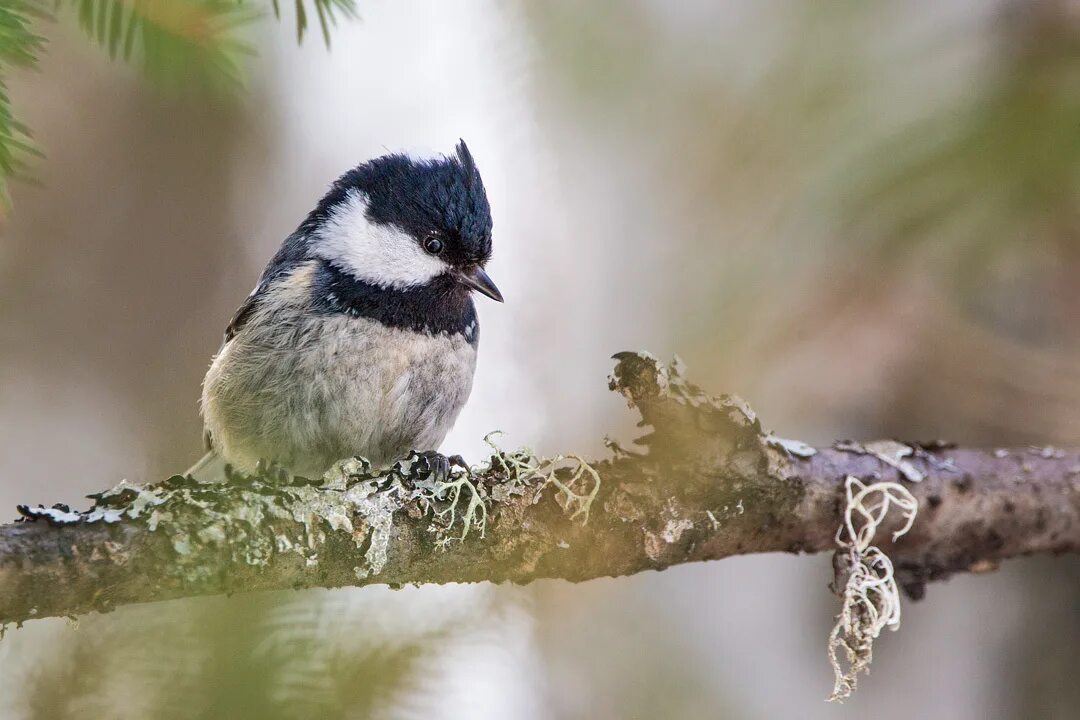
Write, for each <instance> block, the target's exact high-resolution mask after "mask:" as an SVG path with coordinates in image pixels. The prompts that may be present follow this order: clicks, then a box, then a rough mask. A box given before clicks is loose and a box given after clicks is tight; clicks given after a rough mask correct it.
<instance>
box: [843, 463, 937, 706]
mask: <svg viewBox="0 0 1080 720" xmlns="http://www.w3.org/2000/svg"><path fill="white" fill-rule="evenodd" d="M844 496H845V500H846V502H845V507H844V523H843V525H841V526H840V528H839V529H838V530H837V532H836V543H837V545H838V546H839V547H840V550H839V551H838V553H839V557H840V560H841V566H840V568H839V569H840V570H842V572H843V574H844V577H843V578H842V581H841V582H840V583H839V584H840V585H841V587H839V588H837V590H838V592H839V593H840V595H841V598H842V601H843V603H842V606H841V609H840V614H839V615H838V616H837V618H836V624H835V625H834V626H833V629H832V632H831V633H829V643H828V655H829V663H830V664H831V665H832V668H833V673H834V675H835V683H834V686H833V692H832V695H830V696H829V700H833V701H838V700H844V699H845V698H847V697H849V696H850V695H851V694H852V693H853V692H854V691H855V687H856V680H857V678H858V675H859V673H860V672H869V669H870V663H871V662H872V660H873V649H874V640H876V639H877V637H878V635H880V634H881V631H882V630H884V629H885V628H886V627H888V628H891V629H892V630H897V629H899V627H900V591H899V589H898V588H897V584H896V578H895V577H894V574H893V564H892V561H891V560H889V557H888V556H887V555H886V554H885V553H884V552H882V551H881V550H880V549H879V548H877V547H876V546H874V545H873V541H874V536H875V535H876V534H877V531H878V528H879V527H880V526H881V524H882V523H883V522H884V520H885V518H886V517H887V516H888V515H889V513H890V511H892V510H893V509H896V510H899V512H900V514H901V516H902V517H903V518H904V524H903V525H902V526H901V527H900V529H898V530H897V531H895V532H894V533H893V542H895V541H896V540H898V539H899V538H900V537H901V536H903V535H905V534H906V533H907V532H908V530H910V529H911V526H912V525H913V524H914V522H915V517H916V515H917V513H918V507H919V503H918V501H917V500H916V499H915V497H914V496H913V495H912V494H911V492H910V491H908V489H907V488H905V487H904V486H903V485H901V484H899V483H895V482H875V483H870V484H866V483H863V482H862V481H860V480H859V479H858V478H856V477H854V476H851V475H849V476H847V478H846V480H845V482H844ZM841 653H842V654H843V662H841Z"/></svg>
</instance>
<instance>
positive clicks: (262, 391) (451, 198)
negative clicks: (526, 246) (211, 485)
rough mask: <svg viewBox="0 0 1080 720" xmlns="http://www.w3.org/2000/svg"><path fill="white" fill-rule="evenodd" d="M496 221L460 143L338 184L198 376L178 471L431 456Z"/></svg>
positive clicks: (446, 425) (306, 470)
mask: <svg viewBox="0 0 1080 720" xmlns="http://www.w3.org/2000/svg"><path fill="white" fill-rule="evenodd" d="M491 228H492V223H491V209H490V206H489V205H488V199H487V193H486V191H485V190H484V183H483V181H482V180H481V179H480V172H479V171H478V170H477V167H476V163H475V161H474V160H473V157H472V154H471V153H470V152H469V149H468V147H467V146H466V145H465V141H464V140H462V141H460V142H459V143H458V145H457V147H456V149H455V153H454V154H453V155H448V156H441V157H436V158H432V159H415V158H412V157H410V156H408V155H404V154H391V155H385V156H383V157H379V158H376V159H374V160H370V161H368V162H366V163H364V164H362V165H360V166H358V167H356V168H354V169H353V170H350V171H348V172H347V173H345V174H344V175H342V176H341V177H340V178H338V180H337V181H336V182H334V184H333V185H332V186H331V188H330V190H329V192H327V193H326V195H325V196H324V197H323V198H322V200H320V201H319V203H318V205H317V206H316V207H315V209H314V210H312V211H311V212H310V213H309V214H308V216H307V218H306V219H305V220H304V221H303V222H302V223H300V226H299V227H298V228H297V229H296V231H295V232H294V233H293V234H291V235H289V236H288V237H287V238H286V239H285V241H284V242H283V243H282V245H281V247H280V249H279V250H278V251H277V254H275V255H274V257H273V258H272V259H271V260H270V263H269V264H268V265H267V266H266V269H265V270H264V271H263V274H262V277H261V278H260V279H259V283H258V285H256V286H255V289H254V290H253V291H252V292H251V294H250V295H249V296H248V297H247V299H246V300H245V301H244V303H243V304H242V305H241V306H240V309H239V310H237V311H236V314H235V315H234V316H233V318H232V321H231V322H230V323H229V326H228V327H227V328H226V330H225V341H224V344H223V345H222V346H221V349H220V351H219V352H218V354H217V355H216V356H215V357H214V359H213V361H212V363H211V365H210V370H209V371H208V372H207V374H206V379H205V380H204V381H203V392H202V400H201V403H200V404H201V410H202V417H203V421H204V425H205V438H206V443H207V448H208V452H207V454H206V455H205V456H204V457H203V459H202V460H200V461H199V463H197V464H196V465H195V467H193V468H191V470H189V474H191V475H193V476H194V477H195V478H196V479H199V480H204V481H206V480H218V479H221V478H222V477H223V476H224V475H225V472H224V470H225V466H226V464H229V465H231V466H232V468H234V469H235V470H238V471H240V472H242V473H252V472H255V471H256V468H257V465H258V464H259V463H260V462H263V463H275V464H277V465H280V466H282V467H284V468H286V469H288V470H289V471H290V472H292V473H294V474H297V475H302V476H305V477H312V478H316V477H319V476H321V475H322V473H324V472H325V471H326V470H327V469H328V468H329V467H330V466H331V465H332V464H333V463H335V462H336V461H338V460H341V459H343V458H348V457H352V456H357V455H359V456H362V457H364V458H366V459H368V460H369V461H370V462H371V463H372V464H373V466H375V467H382V466H386V465H388V464H390V463H392V462H394V461H395V460H397V459H400V458H402V457H404V456H405V455H407V454H408V453H409V452H410V451H411V450H417V451H428V452H432V453H433V452H434V451H435V450H436V449H437V448H438V446H439V444H440V443H441V442H442V440H443V438H444V437H445V436H446V433H447V432H449V430H450V428H451V426H452V425H453V424H454V421H455V420H456V419H457V416H458V413H459V412H460V411H461V408H462V407H463V406H464V404H465V401H466V400H467V399H468V397H469V392H470V391H471V389H472V382H473V373H474V370H475V368H476V349H477V343H478V340H479V326H478V324H477V317H476V309H475V307H474V305H473V300H472V296H471V293H472V292H473V291H476V292H480V293H482V294H484V295H487V296H488V297H490V298H492V299H494V300H497V301H499V302H502V300H503V297H502V294H501V293H500V292H499V289H498V288H497V287H496V286H495V283H494V282H492V280H491V278H490V277H488V275H487V273H486V272H485V271H484V267H485V265H486V264H487V262H488V260H489V259H490V257H491ZM440 457H441V456H440Z"/></svg>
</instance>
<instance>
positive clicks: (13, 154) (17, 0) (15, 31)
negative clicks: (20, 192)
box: [0, 0, 46, 206]
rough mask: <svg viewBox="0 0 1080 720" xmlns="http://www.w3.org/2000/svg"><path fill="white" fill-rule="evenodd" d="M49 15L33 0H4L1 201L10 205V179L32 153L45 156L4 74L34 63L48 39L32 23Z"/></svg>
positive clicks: (0, 3) (0, 27)
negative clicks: (21, 118)
mask: <svg viewBox="0 0 1080 720" xmlns="http://www.w3.org/2000/svg"><path fill="white" fill-rule="evenodd" d="M42 17H46V13H45V12H44V10H43V9H42V8H41V7H40V6H39V5H38V4H37V3H35V2H33V0H0V202H2V203H3V205H4V206H10V199H9V196H8V187H7V181H8V180H9V179H10V178H12V177H17V176H19V175H20V174H22V172H23V171H24V170H25V169H26V166H27V163H28V161H29V159H30V158H31V157H34V156H38V157H40V156H41V151H40V150H38V148H37V147H36V146H35V145H34V143H33V141H32V140H31V137H30V130H29V129H28V128H27V127H26V125H24V124H23V123H22V122H20V121H19V120H18V119H17V118H16V117H15V114H14V110H13V109H12V105H11V98H10V96H9V95H8V90H7V85H6V84H5V83H4V79H3V78H4V77H6V76H7V73H8V71H9V70H10V69H11V68H12V67H33V66H34V65H36V63H37V58H38V55H39V54H40V52H41V49H42V47H44V45H45V39H44V38H43V37H41V36H40V35H38V34H36V33H35V32H33V31H32V30H31V28H30V23H31V22H32V21H33V20H34V19H38V18H42Z"/></svg>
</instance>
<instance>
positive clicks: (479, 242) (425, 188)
mask: <svg viewBox="0 0 1080 720" xmlns="http://www.w3.org/2000/svg"><path fill="white" fill-rule="evenodd" d="M301 229H302V230H304V231H305V233H306V235H307V238H308V242H309V243H310V245H309V247H310V250H311V252H312V253H313V254H315V255H316V256H318V257H321V258H323V259H324V260H326V261H327V262H329V263H331V264H333V265H334V266H335V267H337V268H338V269H339V270H341V271H342V272H346V273H349V274H350V275H353V276H354V277H356V278H357V279H359V280H362V281H364V282H366V283H371V284H373V285H378V286H381V287H385V288H395V289H401V290H404V289H409V288H416V287H420V286H424V285H429V284H433V283H438V284H440V286H450V287H457V286H460V287H463V288H468V289H471V290H476V291H478V292H481V293H483V294H484V295H487V296H488V297H490V298H493V299H495V300H498V301H499V302H502V299H503V298H502V294H501V293H500V292H499V289H498V288H497V287H496V286H495V283H494V282H492V280H491V278H490V277H488V275H487V273H486V272H484V266H485V265H486V264H487V261H488V259H489V258H490V257H491V208H490V207H489V205H488V199H487V193H486V192H485V191H484V183H483V181H482V180H481V179H480V172H479V170H477V168H476V163H475V162H474V160H473V157H472V154H471V153H470V152H469V148H468V147H466V145H465V141H464V140H462V141H460V142H459V143H458V145H457V148H456V149H455V153H454V154H453V155H450V156H445V157H437V158H433V159H425V160H418V159H414V158H411V157H409V156H407V155H401V154H393V155H384V156H383V157H379V158H376V159H374V160H370V161H368V162H366V163H364V164H363V165H360V166H359V167H357V168H355V169H353V170H350V171H349V172H347V173H345V174H344V175H342V176H341V177H340V178H338V180H337V181H336V182H335V183H334V185H333V187H331V188H330V191H329V192H328V193H327V194H326V196H325V197H323V199H322V200H321V201H320V202H319V205H318V206H317V207H316V208H315V210H313V211H312V212H311V214H310V215H309V216H308V218H307V220H305V221H304V224H303V225H302V226H301Z"/></svg>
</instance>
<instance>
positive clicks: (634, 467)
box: [0, 353, 1080, 624]
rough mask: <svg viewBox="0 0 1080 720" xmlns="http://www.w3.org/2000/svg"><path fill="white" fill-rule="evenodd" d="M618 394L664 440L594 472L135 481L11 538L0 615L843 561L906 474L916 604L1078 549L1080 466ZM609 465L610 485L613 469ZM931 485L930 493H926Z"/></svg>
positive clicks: (576, 465) (643, 367) (635, 369)
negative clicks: (870, 511)
mask: <svg viewBox="0 0 1080 720" xmlns="http://www.w3.org/2000/svg"><path fill="white" fill-rule="evenodd" d="M616 358H617V359H618V364H617V366H616V368H615V371H614V373H613V374H612V378H611V388H612V389H613V390H616V391H618V392H620V393H622V394H623V395H624V396H625V397H626V398H627V399H628V401H629V403H630V405H631V406H632V407H635V408H637V410H638V411H639V412H640V413H641V416H642V426H647V427H649V428H651V432H649V433H648V434H646V435H645V436H644V437H642V438H640V439H639V440H637V441H635V442H636V443H637V444H638V445H640V446H641V450H640V451H637V450H635V451H633V452H631V451H627V450H624V449H622V448H619V447H618V446H616V445H614V444H612V450H613V457H612V458H611V459H608V460H603V461H600V462H596V463H592V464H585V463H584V462H583V461H580V460H578V459H576V458H569V459H563V458H554V459H541V458H536V457H534V456H533V455H532V454H531V453H529V452H527V451H517V452H514V453H504V452H502V451H498V450H496V452H495V453H494V455H493V456H492V458H491V460H490V461H489V462H488V463H486V464H485V465H483V466H480V467H476V468H473V469H472V470H471V471H468V472H466V471H464V470H461V469H458V470H455V471H454V472H453V473H452V474H451V475H450V476H449V477H447V478H439V477H437V476H436V474H435V473H433V472H432V468H431V467H430V466H429V461H428V459H427V458H426V457H424V456H417V455H413V456H411V457H410V458H409V459H407V460H404V461H402V462H400V463H398V464H397V465H396V466H394V467H393V468H391V469H389V470H383V471H380V472H377V473H373V472H370V471H369V470H368V469H367V468H366V467H365V464H364V463H363V462H362V461H359V460H351V461H347V462H344V463H341V464H339V465H338V466H337V467H335V468H334V469H333V470H332V471H331V472H330V473H328V474H327V475H326V477H324V478H323V480H322V481H320V482H318V483H311V482H309V481H305V480H303V479H295V480H289V479H282V478H278V477H275V476H276V475H278V473H276V472H267V473H265V474H263V475H261V476H259V477H254V478H237V479H235V481H234V482H231V483H228V484H223V485H201V484H197V483H194V482H193V481H191V480H190V479H187V478H183V477H179V476H177V477H173V478H170V479H169V480H166V481H164V482H162V483H158V484H156V485H152V486H146V487H136V486H130V485H125V484H121V485H120V486H118V487H117V488H114V489H113V490H110V491H107V492H105V493H101V494H100V495H98V496H92V497H95V504H94V507H93V508H91V510H89V511H86V512H83V513H72V512H69V511H67V509H66V508H62V507H60V508H54V509H44V508H40V507H39V508H28V507H25V506H21V507H20V512H21V513H22V514H23V516H24V519H23V521H22V522H16V523H15V524H11V525H6V526H2V527H0V624H4V623H11V622H21V621H24V620H26V619H29V618H33V617H48V616H62V615H77V614H80V613H85V612H88V611H91V610H108V609H111V608H113V607H116V606H120V605H125V604H129V603H139V602H150V601H156V600H165V599H169V598H178V597H190V596H196V595H206V594H216V593H236V592H248V591H255V590H273V589H281V588H305V587H316V586H319V587H337V586H342V585H355V586H359V585H367V584H371V583H384V584H388V585H392V586H399V585H404V584H407V583H413V584H420V583H447V582H477V581H482V580H490V581H494V582H503V581H507V580H509V581H512V582H516V583H526V582H530V581H532V580H534V579H537V578H564V579H567V580H572V581H580V580H587V579H590V578H595V577H602V576H618V575H629V574H633V573H637V572H641V571H643V570H649V569H663V568H666V567H668V566H670V565H673V564H677V563H686V562H694V561H698V560H715V559H718V558H723V557H727V556H730V555H738V554H746V553H757V552H774V551H782V552H794V553H799V552H822V551H830V550H835V549H836V547H837V545H836V539H835V534H836V531H837V528H838V527H839V526H840V523H841V522H842V517H843V510H844V503H845V500H844V481H845V478H846V477H847V476H849V475H852V476H856V477H859V478H861V479H864V480H867V479H869V480H875V479H881V480H893V481H898V482H903V483H904V485H905V486H906V487H907V488H908V489H909V490H910V491H911V492H912V493H913V494H914V496H915V497H916V498H917V499H918V501H919V512H918V516H917V519H916V521H915V524H914V527H913V528H912V529H911V531H910V532H909V533H908V534H907V535H905V536H904V537H903V538H902V539H901V540H900V541H898V542H897V543H895V544H891V543H890V542H888V539H887V538H885V539H883V540H882V541H881V542H880V543H878V544H879V545H880V547H881V548H882V549H883V550H884V551H885V552H886V553H887V554H888V555H889V556H890V557H891V558H892V560H893V563H894V565H895V567H896V571H897V577H898V580H899V581H900V582H901V584H902V585H903V586H904V588H905V589H906V590H907V591H908V593H909V594H912V595H915V596H919V595H921V593H922V592H923V588H924V585H925V583H926V582H927V581H929V580H937V579H940V578H944V577H947V576H948V575H950V574H951V573H954V572H961V571H979V570H985V569H990V568H992V567H994V566H995V565H996V563H997V562H999V561H1000V560H1003V559H1006V558H1010V557H1016V556H1020V555H1028V554H1032V553H1064V552H1077V551H1080V456H1078V454H1077V452H1075V451H1070V452H1063V451H1060V450H1056V449H1053V448H1043V449H1032V448H1023V449H1018V450H1009V451H1004V450H997V451H981V450H965V449H956V448H948V447H944V446H942V445H940V444H938V445H936V446H934V447H922V446H916V445H908V444H900V443H895V442H885V443H867V444H862V445H860V444H856V443H837V444H836V445H834V447H832V448H829V449H824V450H820V451H814V450H812V449H811V448H808V447H806V446H803V445H802V444H801V443H793V442H790V441H781V440H779V439H777V438H775V437H773V436H771V435H769V434H768V433H766V432H765V431H764V430H763V429H762V427H761V424H760V423H759V422H758V420H757V419H756V417H755V416H754V413H753V412H752V411H751V410H750V408H749V407H748V406H747V405H746V404H745V403H743V402H742V401H741V400H739V399H738V398H736V397H734V396H722V397H719V398H715V397H710V396H708V395H706V394H705V393H703V392H702V391H701V390H700V389H699V388H697V387H696V386H694V385H692V384H690V383H688V382H686V380H685V379H684V378H683V376H682V372H681V369H680V368H679V367H678V366H677V365H673V366H672V367H670V368H669V367H665V366H663V365H662V364H660V363H658V362H657V361H655V360H654V359H653V358H651V357H650V356H648V355H645V354H637V353H620V354H619V355H617V356H616ZM594 473H595V474H594ZM913 480H917V481H915V482H913Z"/></svg>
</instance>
